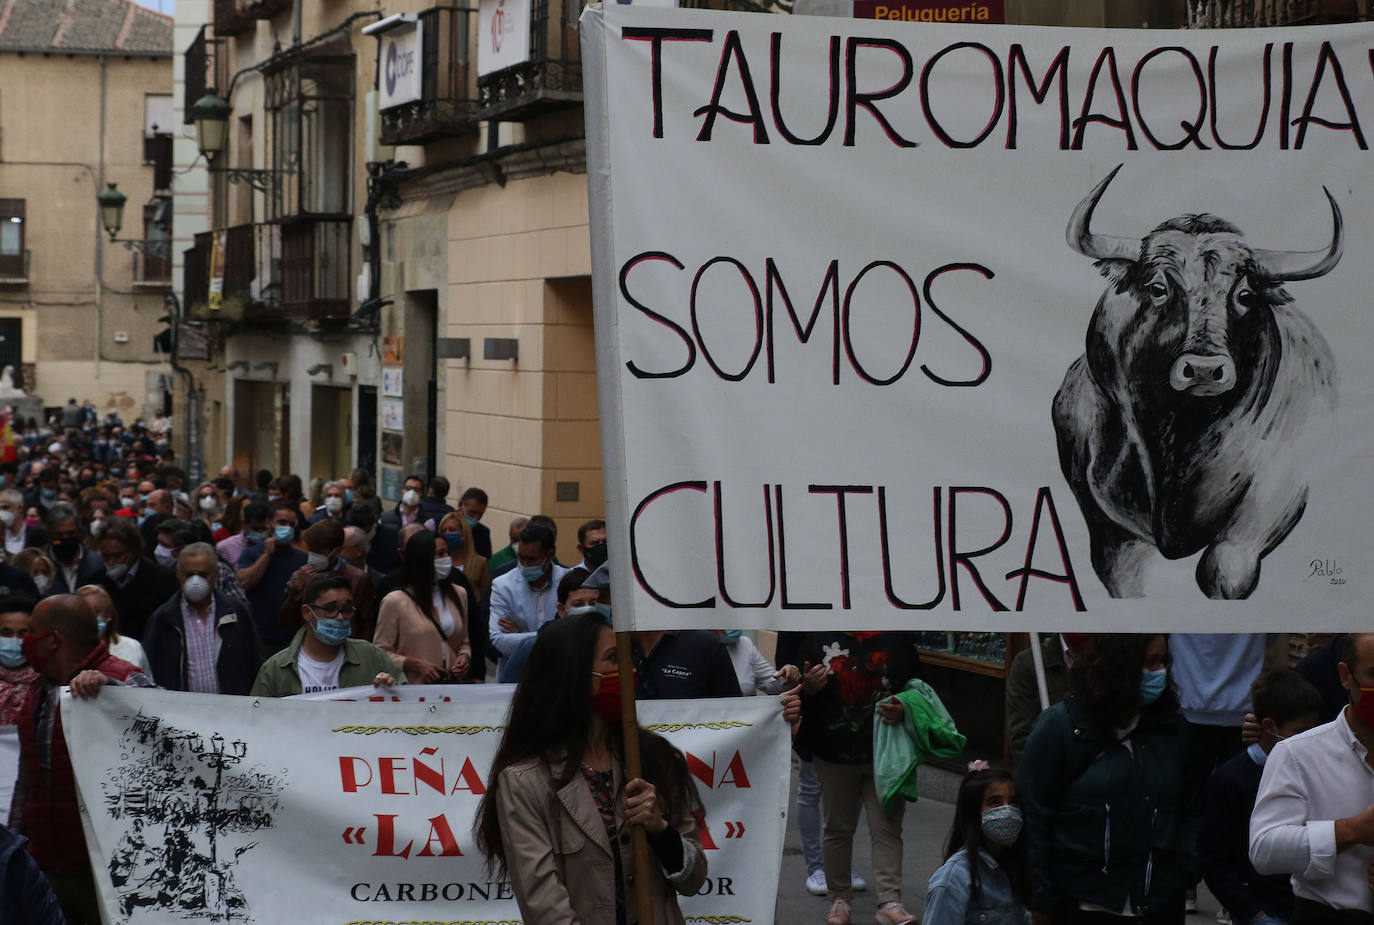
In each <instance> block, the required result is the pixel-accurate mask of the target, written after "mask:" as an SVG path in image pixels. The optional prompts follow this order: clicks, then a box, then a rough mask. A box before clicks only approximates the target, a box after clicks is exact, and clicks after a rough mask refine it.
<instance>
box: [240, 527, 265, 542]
mask: <svg viewBox="0 0 1374 925" xmlns="http://www.w3.org/2000/svg"><path fill="white" fill-rule="evenodd" d="M244 538H245V539H246V540H248V542H250V543H261V542H262V541H263V540H265V539H267V534H266V533H260V532H258V531H256V530H255V531H253V532H252V533H248V534H245V535H244Z"/></svg>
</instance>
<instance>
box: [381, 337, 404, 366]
mask: <svg viewBox="0 0 1374 925" xmlns="http://www.w3.org/2000/svg"><path fill="white" fill-rule="evenodd" d="M405 348H406V339H405V337H404V336H403V335H401V334H385V335H383V336H382V363H383V365H385V366H399V365H400V364H401V362H402V361H403V360H405V357H406V350H405Z"/></svg>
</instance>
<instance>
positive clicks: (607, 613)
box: [596, 603, 611, 623]
mask: <svg viewBox="0 0 1374 925" xmlns="http://www.w3.org/2000/svg"><path fill="white" fill-rule="evenodd" d="M596 612H597V613H599V614H601V615H602V616H603V617H605V618H606V622H607V623H610V622H611V605H610V604H600V603H599V604H597V605H596Z"/></svg>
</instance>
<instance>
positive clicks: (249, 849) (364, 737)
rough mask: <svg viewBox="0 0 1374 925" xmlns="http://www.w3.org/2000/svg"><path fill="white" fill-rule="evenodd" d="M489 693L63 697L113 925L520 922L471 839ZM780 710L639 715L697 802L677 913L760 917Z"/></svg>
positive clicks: (493, 735) (777, 808)
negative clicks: (680, 759) (687, 887)
mask: <svg viewBox="0 0 1374 925" xmlns="http://www.w3.org/2000/svg"><path fill="white" fill-rule="evenodd" d="M496 687H497V688H498V689H496V690H493V691H491V692H490V693H489V699H479V698H477V697H475V696H473V695H472V694H471V690H472V689H471V688H467V689H461V690H460V691H459V692H457V695H456V696H455V697H454V699H453V702H444V701H445V697H446V691H445V690H444V689H442V688H435V687H429V688H420V687H417V688H413V689H407V688H405V687H399V688H396V689H395V690H396V699H399V700H401V701H402V702H386V703H369V702H366V701H367V700H369V699H370V698H371V697H372V696H373V693H374V692H373V690H372V689H371V688H360V689H354V690H349V691H342V692H339V693H338V695H337V696H338V697H340V698H344V699H351V700H352V701H353V702H348V703H339V702H336V703H328V702H318V701H311V700H296V699H291V700H265V699H263V700H260V699H255V698H248V697H215V696H209V695H201V694H184V693H170V692H166V691H155V690H138V689H131V688H117V687H110V688H106V689H105V690H103V691H102V692H101V694H100V696H99V697H98V698H96V699H95V700H91V701H80V700H73V699H71V697H70V696H69V695H64V696H63V701H62V711H63V712H62V716H63V723H64V726H65V728H66V729H67V730H68V734H67V742H68V747H69V748H70V749H71V752H72V762H73V765H74V767H75V769H76V775H77V789H78V793H79V795H80V797H81V801H82V804H83V815H82V819H83V822H84V824H85V826H86V837H87V842H88V847H89V849H90V855H91V860H92V864H93V865H94V867H95V870H96V874H97V877H98V879H99V885H100V891H101V902H102V904H103V907H104V914H105V917H106V921H107V922H110V923H121V925H122V923H130V925H142V923H148V925H154V923H159V922H162V923H178V925H185V923H188V922H204V923H209V922H238V923H251V922H257V923H260V925H275V923H280V922H309V923H312V925H361V923H364V922H366V923H374V925H381V923H401V922H436V923H438V922H446V923H447V922H472V923H474V925H475V923H517V922H519V921H520V920H521V919H520V911H519V908H518V906H517V905H516V902H515V897H514V895H513V893H512V892H511V886H510V884H509V882H507V881H505V880H502V879H498V878H496V877H494V876H492V875H490V874H489V873H488V872H487V871H486V869H485V866H484V863H483V860H482V857H481V855H480V854H479V853H477V852H476V850H475V848H474V846H473V839H472V825H473V821H474V814H475V812H476V809H477V806H478V802H479V800H480V799H481V797H482V795H483V794H484V793H485V792H486V785H487V781H486V779H485V778H486V774H487V771H488V769H489V768H490V766H491V761H492V758H493V756H494V754H495V750H496V746H497V744H498V743H499V741H500V738H501V730H502V728H503V727H502V724H503V722H504V720H505V714H506V709H507V705H508V697H509V693H510V692H509V689H508V688H506V687H505V686H496ZM377 696H385V697H387V699H388V700H391V699H392V698H391V696H390V695H380V694H379V695H377ZM421 696H423V697H424V698H425V700H424V701H420V700H419V697H421ZM409 697H414V698H415V699H414V700H412V701H410V702H406V701H405V698H409ZM780 709H781V708H780V705H779V703H778V701H777V699H776V698H773V697H758V698H740V699H734V700H693V701H676V702H669V701H661V702H654V703H643V704H641V705H640V714H639V715H640V721H641V723H642V724H643V725H645V726H646V727H648V728H650V729H653V730H654V731H657V732H660V733H661V734H663V735H665V736H667V737H668V738H669V739H670V740H672V742H673V744H675V745H676V746H677V747H678V748H680V749H682V750H683V751H684V752H685V754H686V755H687V763H688V769H689V770H690V771H691V773H692V776H693V778H694V783H695V784H696V787H697V790H698V792H699V794H700V795H701V798H702V802H703V804H704V809H705V815H704V819H703V824H702V825H701V826H700V832H701V835H702V843H703V846H704V847H705V848H706V856H707V861H708V863H709V865H710V877H709V879H708V881H707V883H706V884H705V885H704V886H703V887H702V889H701V891H700V893H699V894H698V895H695V896H691V897H685V898H683V900H682V907H683V911H684V913H685V914H686V915H687V916H688V917H689V921H690V920H691V917H693V916H697V917H710V918H709V920H710V921H718V922H755V923H758V922H762V923H769V922H772V921H773V907H774V903H775V902H776V898H777V884H778V869H779V865H780V863H781V858H782V841H783V832H784V829H785V826H786V807H787V788H788V776H789V772H790V768H791V764H790V762H789V760H788V749H789V748H790V737H789V731H788V727H787V725H786V724H785V723H784V722H783V721H782V720H781V717H780V715H779V714H780ZM700 920H701V921H706V920H708V919H706V918H702V919H700Z"/></svg>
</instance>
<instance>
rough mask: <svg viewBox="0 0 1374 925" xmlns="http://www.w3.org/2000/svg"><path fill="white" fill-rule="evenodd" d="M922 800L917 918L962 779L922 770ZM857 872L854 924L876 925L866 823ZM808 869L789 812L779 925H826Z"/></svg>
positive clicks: (911, 850)
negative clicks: (863, 885) (860, 882)
mask: <svg viewBox="0 0 1374 925" xmlns="http://www.w3.org/2000/svg"><path fill="white" fill-rule="evenodd" d="M920 782H921V793H922V794H923V797H922V799H920V800H919V801H917V802H916V803H912V804H909V805H908V806H907V810H906V819H905V822H904V824H903V835H904V839H905V843H906V850H905V854H904V858H903V861H904V863H903V865H902V885H903V890H904V893H903V897H902V898H903V902H904V903H905V904H906V907H907V909H908V910H909V911H911V912H912V913H916V914H919V913H920V911H921V907H922V905H923V904H924V902H925V887H926V882H927V881H928V880H929V879H930V875H931V874H932V873H934V872H935V870H936V868H938V867H939V866H940V864H941V863H942V862H943V861H944V844H945V839H946V838H947V837H948V836H949V827H950V823H951V822H952V821H953V819H954V805H953V799H954V795H955V793H956V791H957V788H958V785H959V778H958V777H957V776H956V775H954V774H951V773H949V772H947V771H941V770H938V769H932V768H925V767H923V768H921V778H920ZM796 792H797V771H796V767H795V762H794V763H793V769H792V796H793V799H794V800H795V798H796ZM854 870H855V871H856V872H857V873H858V874H859V875H860V876H862V877H864V878H865V879H867V880H868V881H869V889H868V890H866V891H865V892H863V893H859V894H857V895H856V896H855V897H854V922H855V923H856V925H860V923H862V925H866V923H868V922H871V921H873V913H874V911H875V909H876V907H877V901H876V899H875V897H874V893H873V865H872V863H871V862H870V860H869V850H868V829H867V827H866V826H865V825H864V823H863V822H862V821H860V823H859V831H858V834H857V835H856V836H855V839H854ZM805 881H806V864H805V863H804V862H803V860H802V853H801V835H800V834H799V833H798V831H797V821H796V814H795V813H793V812H791V809H790V808H789V813H788V819H787V837H786V840H785V842H784V847H783V852H782V872H781V875H780V877H779V880H778V905H777V918H776V921H777V923H778V925H807V923H816V925H819V923H821V922H824V921H825V913H826V911H827V909H828V906H827V904H826V900H825V897H822V896H812V895H811V894H810V893H808V892H807V891H806V886H805ZM1216 910H1217V903H1216V900H1214V899H1213V898H1212V897H1211V896H1210V895H1209V894H1208V893H1207V892H1206V890H1205V889H1202V890H1200V891H1199V894H1198V914H1197V915H1195V916H1190V917H1189V925H1212V923H1213V922H1214V921H1215V915H1216Z"/></svg>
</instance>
